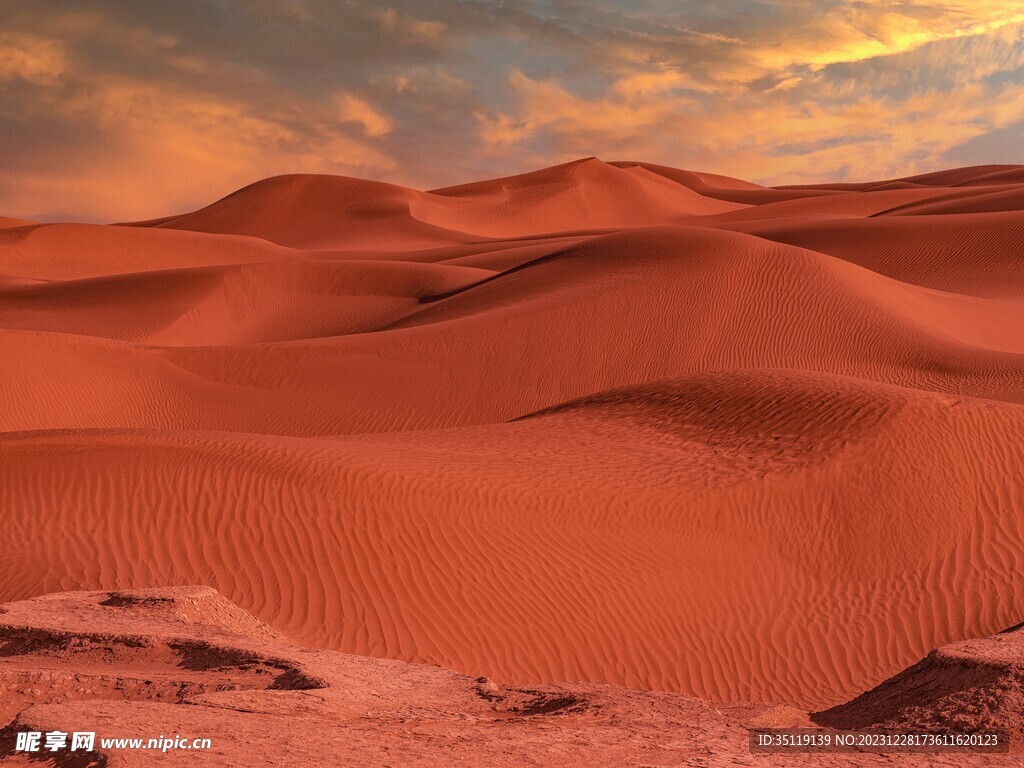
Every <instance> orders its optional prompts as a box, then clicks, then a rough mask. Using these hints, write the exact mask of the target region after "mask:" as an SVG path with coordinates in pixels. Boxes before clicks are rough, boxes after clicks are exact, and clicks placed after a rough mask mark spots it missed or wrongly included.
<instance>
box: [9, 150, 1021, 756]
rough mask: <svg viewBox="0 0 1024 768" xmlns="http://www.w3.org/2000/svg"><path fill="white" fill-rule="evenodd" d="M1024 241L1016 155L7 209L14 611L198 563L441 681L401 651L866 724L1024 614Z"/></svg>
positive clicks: (316, 627)
mask: <svg viewBox="0 0 1024 768" xmlns="http://www.w3.org/2000/svg"><path fill="white" fill-rule="evenodd" d="M1022 259H1024V168H1021V167H1019V166H985V167H979V168H967V169H958V170H955V171H946V172H941V173H937V174H929V175H926V176H918V177H909V178H906V179H897V180H885V181H880V182H876V183H865V184H843V185H828V184H826V185H822V186H817V187H782V188H775V189H772V188H765V187H760V186H758V185H756V184H751V183H748V182H744V181H740V180H735V179H729V178H726V177H722V176H716V175H711V174H702V173H695V172H689V171H682V170H677V169H672V168H667V167H663V166H658V165H652V164H646V163H632V162H628V163H627V162H617V163H605V162H603V161H601V160H598V159H595V158H590V159H586V160H581V161H577V162H573V163H568V164H565V165H561V166H557V167H554V168H548V169H544V170H540V171H536V172H533V173H528V174H524V175H521V176H515V177H509V178H502V179H495V180H490V181H483V182H479V183H473V184H467V185H462V186H459V187H453V188H448V189H441V190H434V191H430V192H422V191H417V190H412V189H406V188H403V187H398V186H394V185H389V184H382V183H377V182H371V181H363V180H357V179H348V178H340V177H329V176H284V177H276V178H272V179H267V180H265V181H261V182H257V183H256V184H253V185H251V186H249V187H246V188H244V189H242V190H239V191H238V192H236V193H234V194H233V195H230V196H229V197H227V198H224V199H223V200H220V201H218V202H215V203H213V204H212V205H210V206H208V207H206V208H204V209H201V210H198V211H195V212H192V213H186V214H182V215H175V216H169V217H166V218H163V219H158V220H154V221H149V222H135V223H130V224H117V225H88V224H74V223H57V224H43V223H33V222H24V221H19V220H15V219H0V360H2V361H3V363H2V364H0V511H2V513H3V516H4V519H3V526H2V528H0V552H2V553H3V555H2V557H0V601H14V600H24V599H27V598H32V597H36V596H39V595H42V594H45V593H53V592H64V591H69V590H105V591H117V590H130V589H140V588H166V587H168V586H186V585H208V586H209V587H211V588H213V589H216V590H217V591H218V592H219V593H220V594H222V595H223V596H224V597H225V598H226V599H227V600H230V601H231V602H232V603H234V604H237V606H239V607H240V609H241V610H244V611H246V612H248V613H251V614H252V615H253V616H255V617H257V619H258V620H259V621H262V622H265V623H266V625H268V627H270V628H272V630H267V631H273V632H279V633H282V635H283V636H285V637H287V638H289V639H291V640H294V641H298V642H301V643H303V644H305V645H307V646H310V647H313V648H317V649H325V650H330V651H333V652H342V653H345V654H359V655H362V656H372V657H379V658H386V659H392V660H397V661H402V662H413V663H421V664H422V663H426V664H437V665H441V666H443V667H445V668H448V669H450V670H453V673H452V674H451V675H448V673H444V674H445V675H448V677H444V675H442V674H441V673H440V672H433V671H432V672H429V673H428V672H426V671H423V669H422V668H415V669H416V670H417V671H408V670H412V669H414V668H410V667H386V668H387V669H401V670H406V671H405V672H401V674H402V675H405V674H408V675H412V676H416V675H426V676H427V677H429V676H430V675H437V676H438V677H437V680H434V679H433V678H430V679H431V681H433V682H430V685H434V684H437V685H441V684H442V683H441V682H438V681H447V682H443V685H446V686H449V687H450V691H449V692H450V693H451V695H452V696H453V697H455V698H453V699H452V700H451V701H450V702H448V703H447V704H444V706H450V707H455V708H456V709H459V711H462V709H460V708H462V707H463V704H462V703H458V702H463V699H459V698H458V697H460V696H462V697H464V699H465V700H466V701H472V702H474V706H478V707H479V706H484V704H480V703H479V701H478V700H477V699H476V698H474V697H473V696H472V695H470V694H469V693H467V691H469V690H470V688H471V687H472V686H469V687H467V686H468V685H469V684H468V683H466V682H465V680H466V679H464V678H462V677H458V676H457V675H455V674H454V673H461V674H463V675H469V676H470V678H467V679H472V678H477V677H486V678H488V680H490V681H493V684H494V685H496V686H499V687H501V686H511V687H512V688H515V687H516V686H519V687H522V686H538V685H542V684H555V683H560V682H562V681H579V682H576V683H574V685H577V686H582V687H579V688H578V690H581V691H592V690H594V691H611V690H612V689H611V688H601V687H600V686H599V687H597V688H593V687H588V686H592V685H597V684H610V685H612V686H624V687H626V688H631V689H647V690H649V691H659V692H671V693H675V694H679V695H680V696H681V697H676V698H672V697H668V698H658V697H657V696H654V698H650V697H651V696H652V694H640V693H635V692H634V693H630V692H624V691H623V690H622V689H617V688H616V689H614V690H615V692H614V693H609V694H608V695H609V696H612V697H613V698H615V697H620V698H615V700H616V701H621V700H624V699H622V698H621V697H625V698H626V699H628V698H629V697H633V696H636V697H648V698H644V699H643V700H644V701H645V702H646V701H652V702H653V701H656V702H671V703H670V704H665V706H667V707H669V709H670V710H671V711H672V712H677V711H678V710H675V709H672V708H673V707H683V708H686V707H697V706H698V705H697V704H694V703H692V702H693V700H691V699H689V698H686V697H699V698H700V699H702V700H713V701H730V702H742V703H747V704H750V703H762V704H764V703H772V704H773V705H784V706H786V707H792V708H795V710H799V711H803V712H807V711H815V712H816V711H833V712H839V711H842V712H843V715H842V717H844V718H846V719H845V720H840V719H837V720H835V722H840V721H841V722H843V723H847V722H855V721H856V722H869V721H870V720H871V717H874V716H875V715H878V712H880V711H881V709H879V707H880V706H881V705H878V706H876V705H875V704H870V705H868V704H864V702H863V701H861V703H860V704H857V705H854V704H853V703H848V702H850V701H851V700H856V701H860V700H857V699H856V697H858V696H859V695H861V694H863V693H864V692H865V691H869V690H871V689H874V688H875V686H878V685H880V684H882V683H883V682H884V681H886V680H888V679H890V678H893V677H894V676H896V675H898V674H899V673H900V672H901V671H902V670H904V669H906V668H910V667H912V665H914V664H916V663H917V662H918V661H919V660H920V659H921V658H922V657H925V656H926V654H928V652H929V651H930V650H931V649H932V648H934V647H937V646H947V645H948V644H951V643H957V642H961V641H967V640H970V639H972V638H982V637H986V636H990V635H994V634H995V633H998V632H1000V631H1001V630H1003V629H1005V628H1007V627H1010V626H1013V625H1016V624H1018V623H1019V622H1021V621H1022V620H1024V516H1022V514H1021V513H1022V511H1024V262H1022ZM174 594H176V593H174ZM78 599H79V598H73V597H68V598H67V601H71V602H61V601H62V600H64V598H53V599H52V600H53V602H51V603H50V604H49V605H50V607H51V608H53V609H54V610H55V611H57V614H58V617H59V615H62V614H60V612H61V611H63V610H64V609H65V607H66V606H71V607H73V606H74V605H77V603H75V602H74V601H75V600H78ZM81 599H86V598H81ZM90 599H91V598H90ZM218 599H220V598H218ZM68 610H70V608H68ZM76 610H77V609H76ZM92 610H93V609H92V608H89V607H88V606H86V607H83V608H82V611H83V612H84V613H83V614H82V615H83V616H85V615H86V614H89V615H91V613H89V612H90V611H92ZM224 610H227V609H226V608H225V609H224ZM231 610H236V609H231ZM75 615H76V616H77V614H75ZM232 615H234V614H232ZM48 620H49V619H48ZM53 620H54V621H56V620H58V619H56V618H54V619H53ZM83 620H84V619H83ZM90 620H91V619H90ZM69 621H70V619H69ZM245 621H248V619H246V620H245ZM246 626H248V624H247V625H246ZM190 631H192V630H190ZM218 631H219V630H218ZM261 631H262V630H261ZM310 653H313V652H310ZM314 655H315V654H314ZM168 658H169V657H168ZM318 658H319V657H318ZM324 658H326V657H324ZM330 658H332V659H338V658H343V657H340V656H331V657H330ZM147 663H149V662H147ZM153 663H156V661H153ZM160 663H166V664H171V661H168V660H167V659H164V660H163V661H161V662H160ZM331 663H335V662H331ZM337 663H339V664H340V663H342V662H337ZM360 663H363V664H365V665H366V666H365V669H366V670H381V669H385V667H382V666H381V667H379V666H374V665H373V664H372V663H371V662H369V661H365V662H360ZM344 664H356V662H355V661H345V662H344ZM924 673H929V672H928V670H925V671H924ZM924 673H922V674H924ZM360 674H362V673H360ZM366 674H370V672H369V671H368V672H366ZM374 674H377V672H374ZM200 677H201V675H200ZM190 679H191V678H190ZM453 681H455V682H453ZM424 684H425V685H426V684H427V683H424ZM489 684H490V683H489ZM197 685H198V683H197ZM502 690H504V689H502ZM510 690H511V689H510ZM537 690H547V689H540V688H538V689H537ZM573 690H577V689H575V688H574V689H573ZM516 695H518V694H516ZM545 695H547V694H545ZM558 695H561V694H558ZM574 695H575V694H574ZM581 695H582V694H581ZM588 695H589V694H588ZM595 695H597V694H595ZM600 695H604V694H600ZM893 695H896V694H893ZM899 695H902V694H899ZM437 696H438V697H440V698H443V696H442V695H441V694H440V693H438V694H437ZM465 697H468V698H465ZM905 698H906V697H905ZM910 698H913V697H910ZM637 700H638V701H639V699H637ZM908 701H909V699H908ZM680 702H683V703H680ZM29 704H31V702H30V701H28V700H26V701H23V702H21V703H20V704H19V707H16V708H14V709H9V710H8V711H7V713H6V714H5V717H7V718H8V719H9V718H10V717H14V716H15V715H16V714H17V712H16V711H15V710H17V711H21V709H20V708H21V706H22V705H25V706H28V705H29ZM69 706H70V705H69ZM112 706H113V705H112ZM431 706H433V705H431ZM438 706H440V705H438ZM467 706H468V705H467ZM616 706H618V705H616ZM623 706H625V705H623ZM651 706H655V705H654V704H652V705H651ZM657 706H661V704H657ZM886 706H888V705H886ZM906 706H907V707H910V706H911V705H910V704H907V705H906ZM915 706H916V705H915ZM921 706H923V707H925V710H927V709H928V707H927V705H921ZM944 706H946V710H943V711H948V710H949V709H950V706H952V705H948V702H947V704H946V705H944ZM836 707H839V708H840V709H837V710H833V709H831V708H836ZM841 707H848V708H849V709H847V710H841ZM858 707H859V708H858ZM954 708H955V707H954ZM882 709H884V707H882ZM891 709H892V713H895V714H891V717H889V719H888V720H887V719H886V718H885V717H882V716H881V715H878V716H877V717H875V721H877V722H883V721H884V722H903V721H901V720H899V718H900V717H903V715H900V714H899V713H900V712H904V709H905V708H904V709H900V708H899V707H898V706H896V705H895V704H894V705H893V706H892V707H891ZM940 709H942V708H941V707H939V706H938V705H936V711H938V710H940ZM868 710H870V712H871V713H873V714H872V715H871V716H870V717H869V716H868V715H864V714H863V712H865V711H868ZM32 711H35V710H32ZM39 711H40V712H44V714H45V711H44V710H42V709H41V710H39ZM474 711H475V710H474ZM659 711H661V710H659ZM666 711H667V710H666ZM744 711H745V710H744ZM886 711H888V710H886ZM922 711H923V710H922ZM904 714H905V713H904ZM665 716H666V717H669V716H670V715H665ZM671 716H672V717H675V715H671ZM40 717H43V715H40ZM659 717H660V715H659ZM743 717H747V715H742V716H737V718H734V719H732V720H729V722H730V723H732V725H729V726H728V727H730V728H733V727H734V728H736V729H738V730H737V732H742V731H743V729H742V727H741V721H743ZM835 717H836V718H840V715H836V716H835ZM920 717H921V718H924V715H921V716H920ZM858 718H860V720H858ZM0 719H3V718H0ZM44 719H45V718H44ZM727 719H728V718H727ZM911 720H912V718H911V716H910V715H906V718H905V721H906V722H910V721H911ZM920 721H921V722H924V721H925V720H920ZM716 722H717V721H716ZM872 722H874V721H872ZM914 722H918V721H914ZM715 727H719V726H715ZM721 727H722V728H725V727H726V725H721ZM844 727H845V726H844ZM609 738H612V737H611V736H609ZM616 738H617V737H616ZM741 746H744V747H745V742H743V745H741ZM738 748H739V747H737V749H738ZM649 762H650V761H649ZM654 763H656V764H661V763H658V761H656V760H655V761H654ZM225 764H226V763H225ZM239 764H243V763H239ZM424 764H429V763H424ZM609 764H616V763H615V762H614V761H612V763H609ZM618 764H621V762H620V763H618ZM667 764H668V763H667ZM698 764H699V763H698ZM868 764H870V763H868Z"/></svg>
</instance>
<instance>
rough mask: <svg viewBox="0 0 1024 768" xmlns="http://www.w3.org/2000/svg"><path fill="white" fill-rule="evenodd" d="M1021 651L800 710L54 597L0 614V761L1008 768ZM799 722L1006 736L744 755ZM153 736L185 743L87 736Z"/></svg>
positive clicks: (225, 618) (245, 617) (117, 598)
mask: <svg viewBox="0 0 1024 768" xmlns="http://www.w3.org/2000/svg"><path fill="white" fill-rule="evenodd" d="M1022 659H1024V632H1022V631H1021V630H1019V629H1014V630H1012V631H1008V632H1006V633H1003V634H1001V635H997V636H994V637H990V638H986V639H982V640H975V641H968V642H963V643H958V644H955V645H951V646H946V647H944V648H940V649H939V650H937V651H935V652H933V653H932V654H930V655H929V656H928V657H927V658H926V659H924V660H923V661H921V662H920V663H919V664H917V665H916V666H914V667H912V668H911V669H908V670H906V671H905V672H903V673H902V674H900V675H898V676H897V677H895V678H893V679H892V680H889V681H887V682H886V683H884V684H883V685H881V686H879V687H878V688H876V689H874V690H873V691H870V692H868V693H866V694H864V695H863V696H861V697H859V698H858V699H856V700H854V701H852V702H850V703H849V704H846V705H843V706H840V707H836V708H833V709H831V710H828V711H826V712H820V713H806V712H800V711H797V710H795V709H792V708H789V707H785V706H772V705H758V704H724V703H720V702H709V701H703V700H700V699H696V698H693V697H689V696H685V695H681V694H677V693H657V692H649V691H640V690H631V689H627V688H621V687H616V686H611V685H603V684H593V683H567V684H560V685H535V686H534V685H530V686H501V685H496V684H495V683H493V682H491V681H489V680H487V679H484V678H472V677H468V676H465V675H461V674H457V673H455V672H451V671H448V670H446V669H442V668H440V667H433V666H424V665H416V664H407V663H403V662H397V661H387V660H382V659H376V658H368V657H362V656H353V655H348V654H342V653H335V652H331V651H317V650H310V649H307V648H303V647H299V646H297V645H294V644H292V643H290V642H288V641H287V640H285V639H284V638H282V637H281V636H280V635H279V634H277V633H276V632H274V631H273V630H271V629H270V628H269V627H267V626H266V625H264V624H263V623H261V622H259V621H257V620H256V619H254V618H253V617H252V616H250V615H249V614H247V613H246V612H244V611H242V610H241V609H240V608H238V607H237V606H235V605H234V604H232V603H231V602H229V601H228V600H226V599H225V598H224V597H222V596H221V595H220V594H218V593H217V592H215V591H214V590H212V589H208V588H205V587H180V588H168V589H152V590H133V591H126V592H69V593H60V594H52V595H46V596H43V597H38V598H33V599H30V600H24V601H21V602H13V603H8V604H6V605H4V606H2V607H0V722H3V723H4V724H5V727H4V728H3V730H2V731H0V765H3V766H8V765H11V766H13V765H40V764H49V765H60V766H75V767H77V766H82V767H84V766H135V765H190V766H196V765H211V766H252V765H280V766H305V765H311V766H312V765H316V766H341V765H345V766H358V765H373V766H445V765H461V766H542V765H543V766H546V765H558V766H574V765H581V766H582V765H586V766H631V765H634V766H718V765H785V766H790V765H793V766H802V765H837V766H846V765H850V766H861V765H863V766H869V765H879V764H906V765H921V766H923V765H949V766H962V765H1009V764H1018V763H1019V762H1021V760H1020V758H1019V756H1018V755H1019V753H1020V752H1021V751H1024V744H1022V742H1021V740H1020V739H1019V736H1018V734H1019V730H1020V728H1019V723H1020V722H1021V718H1020V716H1021V711H1022V709H1024V707H1022V702H1024V696H1022V694H1021V677H1022V664H1021V661H1022ZM815 725H818V726H828V727H832V728H844V729H845V728H858V729H862V728H871V727H874V726H883V727H886V728H890V729H919V730H928V731H936V730H956V731H958V732H978V731H980V730H983V729H992V728H1003V729H1006V730H1007V731H1009V732H1010V733H1011V738H1012V739H1013V741H1012V744H1011V751H1012V754H1008V755H1007V754H994V755H981V754H956V753H946V754H889V755H879V754H866V753H859V754H834V753H828V754H803V755H792V754H782V755H779V754H752V753H751V751H750V749H749V746H748V744H749V730H750V729H751V728H763V727H794V726H808V727H810V726H815ZM72 732H81V733H95V734H96V738H95V742H94V743H93V744H92V748H91V749H88V750H86V749H84V748H81V747H80V748H78V749H76V750H71V749H70V745H68V746H65V747H64V748H60V749H57V750H55V751H50V750H48V749H47V748H46V741H45V740H46V738H47V734H50V733H55V734H58V738H59V735H60V734H63V733H67V734H71V733H72ZM19 733H39V734H41V737H42V743H41V744H40V745H39V750H38V751H35V752H28V751H25V749H24V747H25V744H24V743H22V744H21V745H20V746H21V747H22V749H19V743H18V738H19V737H18V734H19ZM160 737H163V738H164V741H163V742H161V744H166V743H168V742H171V743H174V741H173V740H175V739H178V741H177V744H179V745H183V744H187V745H189V746H188V747H187V748H182V747H181V746H172V747H170V748H168V749H167V750H166V751H164V750H162V749H160V748H158V747H150V748H148V749H146V748H130V745H129V744H128V743H127V742H121V744H117V743H114V744H110V743H108V744H107V745H104V744H103V741H104V740H106V739H132V738H138V739H142V740H143V741H144V742H148V739H151V738H152V739H157V738H160ZM22 738H24V737H22ZM195 739H209V748H205V749H204V748H198V747H196V748H193V747H192V744H193V741H194V740H195Z"/></svg>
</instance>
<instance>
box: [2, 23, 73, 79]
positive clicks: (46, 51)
mask: <svg viewBox="0 0 1024 768" xmlns="http://www.w3.org/2000/svg"><path fill="white" fill-rule="evenodd" d="M66 69H67V61H66V54H65V51H64V47H63V46H62V45H61V44H60V42H59V41H57V40H50V39H46V38H43V37H37V36H35V35H28V34H11V33H5V32H0V81H4V80H14V79H21V80H24V81H25V82H28V83H32V84H33V85H52V84H54V83H56V82H57V81H58V80H59V78H60V76H61V75H62V74H64V71H65V70H66Z"/></svg>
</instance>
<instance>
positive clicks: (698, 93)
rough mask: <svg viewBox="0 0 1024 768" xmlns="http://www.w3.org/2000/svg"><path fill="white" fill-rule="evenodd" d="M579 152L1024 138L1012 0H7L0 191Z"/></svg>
mask: <svg viewBox="0 0 1024 768" xmlns="http://www.w3.org/2000/svg"><path fill="white" fill-rule="evenodd" d="M589 155H597V156H599V157H601V158H603V159H605V160H645V161H650V162H655V163H662V164H667V165H674V166H677V167H682V168H688V169H692V170H704V171H712V172H717V173H724V174H729V175H733V176H740V177H743V178H747V179H750V180H753V181H758V182H762V183H770V184H771V183H801V182H809V181H821V180H855V179H868V178H884V177H893V176H901V175H907V174H910V173H916V172H922V171H928V170H935V169H939V168H942V167H950V166H958V165H973V164H983V163H1024V2H1018V1H1015V0H945V1H939V2H928V1H926V0H718V1H717V2H713V3H706V2H696V1H695V0H694V1H691V0H681V1H677V2H669V1H668V0H646V1H645V2H644V1H641V2H630V1H627V0H621V1H620V2H604V3H585V2H571V1H569V0H549V1H548V2H543V1H541V0H537V1H535V2H530V1H528V0H508V1H507V2H486V1H481V2H429V1H422V0H421V1H419V2H411V1H410V2H395V3H392V4H390V5H385V4H378V3H375V2H364V1H363V0H351V1H350V2H327V0H244V1H243V0H175V2H166V1H165V0H83V2H75V3H67V2H57V1H54V2H46V1H45V0H0V215H4V216H15V217H24V218H37V219H42V220H53V219H64V218H73V219H82V220H94V221H111V220H129V219H139V218H147V217H154V216H160V215H166V214H170V213H175V212H180V211H183V210H187V209H191V208H195V207H198V206H200V205H203V204H206V203H208V202H211V201H213V200H214V199H216V198H218V197H221V196H223V195H225V194H227V193H229V192H231V191H232V190H234V189H236V188H238V187H240V186H243V185H245V184H247V183H249V182H251V181H254V180H257V179H260V178H263V177H266V176H271V175H274V174H280V173H295V172H303V173H305V172H315V173H334V174H344V175H352V176H360V177H366V178H373V179H380V180H385V181H391V182H395V183H399V184H405V185H409V186H414V187H417V188H420V189H429V188H432V187H438V186H443V185H447V184H454V183H458V182H463V181H470V180H474V179H479V178H485V177H493V176H500V175H507V174H510V173H516V172H520V171H524V170H530V169H534V168H539V167H542V166H545V165H553V164H556V163H560V162H564V161H567V160H571V159H575V158H578V157H584V156H589Z"/></svg>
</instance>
